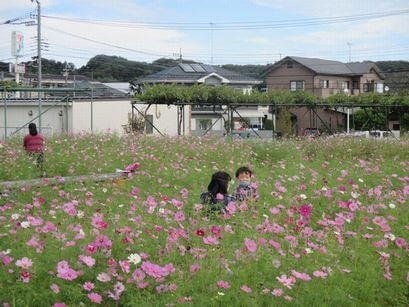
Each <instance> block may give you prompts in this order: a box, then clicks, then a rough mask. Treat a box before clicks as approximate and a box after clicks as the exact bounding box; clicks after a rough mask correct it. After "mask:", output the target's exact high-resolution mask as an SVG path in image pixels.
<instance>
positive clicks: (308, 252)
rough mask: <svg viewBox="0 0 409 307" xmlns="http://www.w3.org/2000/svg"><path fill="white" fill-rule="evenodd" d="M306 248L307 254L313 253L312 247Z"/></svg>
mask: <svg viewBox="0 0 409 307" xmlns="http://www.w3.org/2000/svg"><path fill="white" fill-rule="evenodd" d="M304 250H305V252H306V253H307V254H312V249H311V248H309V247H306V248H305V249H304Z"/></svg>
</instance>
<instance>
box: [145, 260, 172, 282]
mask: <svg viewBox="0 0 409 307" xmlns="http://www.w3.org/2000/svg"><path fill="white" fill-rule="evenodd" d="M141 269H142V270H144V272H145V273H146V274H148V275H149V276H151V277H153V278H161V277H163V276H166V275H168V274H167V272H166V271H165V270H164V269H163V268H162V267H161V266H159V265H157V264H154V263H152V262H149V261H144V262H142V265H141Z"/></svg>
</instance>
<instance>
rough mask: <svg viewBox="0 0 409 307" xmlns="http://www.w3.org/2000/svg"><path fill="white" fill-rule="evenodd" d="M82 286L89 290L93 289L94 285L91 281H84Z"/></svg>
mask: <svg viewBox="0 0 409 307" xmlns="http://www.w3.org/2000/svg"><path fill="white" fill-rule="evenodd" d="M82 287H83V288H84V290H85V291H91V290H93V289H94V288H95V285H94V284H93V283H92V282H90V281H86V282H85V283H84V284H83V285H82Z"/></svg>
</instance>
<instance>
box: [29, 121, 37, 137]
mask: <svg viewBox="0 0 409 307" xmlns="http://www.w3.org/2000/svg"><path fill="white" fill-rule="evenodd" d="M28 132H29V133H30V135H32V136H34V135H37V134H38V132H37V126H36V124H34V123H31V124H29V125H28Z"/></svg>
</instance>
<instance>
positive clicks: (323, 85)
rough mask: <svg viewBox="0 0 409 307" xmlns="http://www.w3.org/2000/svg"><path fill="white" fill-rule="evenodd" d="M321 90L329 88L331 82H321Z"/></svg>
mask: <svg viewBox="0 0 409 307" xmlns="http://www.w3.org/2000/svg"><path fill="white" fill-rule="evenodd" d="M320 88H329V80H320Z"/></svg>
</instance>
